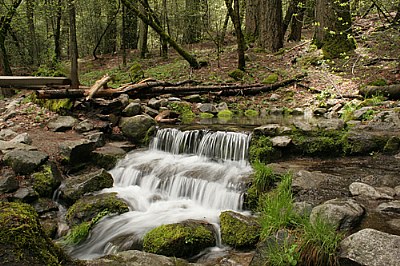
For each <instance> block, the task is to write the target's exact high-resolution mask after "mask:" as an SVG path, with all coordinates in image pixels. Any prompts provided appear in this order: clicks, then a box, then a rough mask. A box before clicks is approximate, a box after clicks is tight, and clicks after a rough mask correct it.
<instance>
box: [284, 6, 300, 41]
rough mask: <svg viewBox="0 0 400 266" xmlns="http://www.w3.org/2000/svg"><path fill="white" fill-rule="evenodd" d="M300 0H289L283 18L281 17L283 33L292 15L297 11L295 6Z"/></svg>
mask: <svg viewBox="0 0 400 266" xmlns="http://www.w3.org/2000/svg"><path fill="white" fill-rule="evenodd" d="M299 2H300V0H291V1H290V3H289V6H288V9H287V11H286V15H285V18H284V19H283V31H282V34H283V35H285V33H286V31H287V29H288V27H289V24H290V21H292V18H293V15H294V14H295V13H296V12H297V9H298V8H297V6H298V3H299Z"/></svg>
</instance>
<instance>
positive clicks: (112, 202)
mask: <svg viewBox="0 0 400 266" xmlns="http://www.w3.org/2000/svg"><path fill="white" fill-rule="evenodd" d="M105 210H107V211H108V212H109V213H118V214H121V213H124V212H127V211H129V207H128V204H127V203H126V202H125V201H123V200H122V199H119V198H118V197H117V193H107V194H99V195H95V196H87V197H83V198H81V199H79V200H78V201H77V202H75V203H74V205H72V206H71V207H70V208H69V209H68V211H67V215H66V217H65V218H66V220H67V222H68V224H69V225H77V224H80V223H82V222H88V221H91V220H92V219H93V218H94V217H96V215H97V214H98V213H100V212H102V211H105Z"/></svg>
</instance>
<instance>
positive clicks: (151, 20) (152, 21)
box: [122, 0, 200, 69]
mask: <svg viewBox="0 0 400 266" xmlns="http://www.w3.org/2000/svg"><path fill="white" fill-rule="evenodd" d="M122 2H123V4H124V5H126V6H127V7H128V8H129V9H131V10H132V11H133V12H135V13H136V15H137V16H138V17H139V18H140V19H141V20H142V21H143V22H144V23H146V24H147V25H149V26H150V27H152V29H153V30H154V31H155V32H157V33H158V34H159V35H160V36H161V38H163V39H164V40H165V41H167V42H168V43H169V44H170V45H171V46H172V48H174V49H175V51H176V52H177V53H178V54H179V55H180V56H182V57H183V58H184V59H185V60H186V61H187V62H188V63H189V64H190V66H191V67H192V68H195V69H197V68H199V67H200V65H199V63H198V62H197V59H196V58H195V57H194V56H193V55H191V54H190V53H188V52H187V51H186V50H184V49H183V48H182V47H181V46H180V45H179V44H178V43H177V42H176V41H175V40H173V39H172V38H171V36H169V35H168V33H166V32H165V31H164V30H163V29H162V27H161V26H160V24H159V23H158V22H157V19H156V18H155V15H154V13H153V12H152V10H151V9H149V8H146V10H145V11H146V13H141V12H140V11H139V10H138V9H137V8H135V6H134V5H132V1H129V0H122ZM140 2H141V3H142V4H143V2H142V0H140Z"/></svg>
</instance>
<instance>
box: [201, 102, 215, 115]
mask: <svg viewBox="0 0 400 266" xmlns="http://www.w3.org/2000/svg"><path fill="white" fill-rule="evenodd" d="M197 108H198V109H199V111H200V112H202V113H212V114H217V113H218V111H217V107H216V106H215V105H214V104H212V103H199V104H197Z"/></svg>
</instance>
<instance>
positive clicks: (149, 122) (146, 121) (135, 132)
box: [119, 115, 156, 143]
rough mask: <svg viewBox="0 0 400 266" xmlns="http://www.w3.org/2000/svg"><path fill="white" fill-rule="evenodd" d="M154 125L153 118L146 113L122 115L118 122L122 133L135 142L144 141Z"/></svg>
mask: <svg viewBox="0 0 400 266" xmlns="http://www.w3.org/2000/svg"><path fill="white" fill-rule="evenodd" d="M155 125H156V122H155V121H154V119H153V118H152V117H150V116H148V115H136V116H132V117H122V118H121V121H120V124H119V126H120V127H121V130H122V133H123V134H124V135H125V136H126V137H128V138H129V139H131V140H132V141H133V142H135V143H144V142H145V141H146V139H148V137H149V130H150V129H152V128H153V127H154V126H155Z"/></svg>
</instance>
